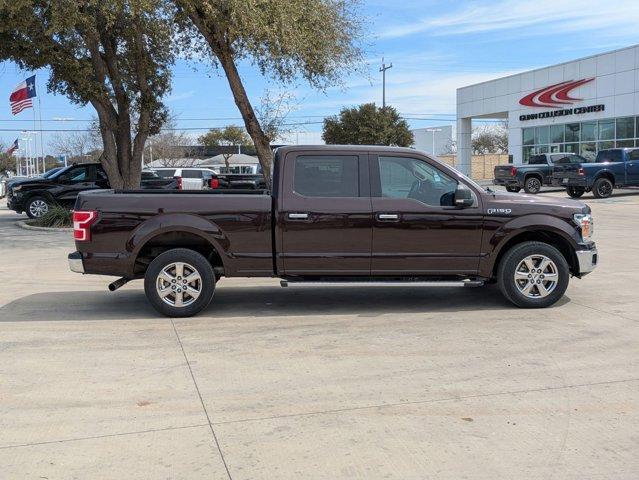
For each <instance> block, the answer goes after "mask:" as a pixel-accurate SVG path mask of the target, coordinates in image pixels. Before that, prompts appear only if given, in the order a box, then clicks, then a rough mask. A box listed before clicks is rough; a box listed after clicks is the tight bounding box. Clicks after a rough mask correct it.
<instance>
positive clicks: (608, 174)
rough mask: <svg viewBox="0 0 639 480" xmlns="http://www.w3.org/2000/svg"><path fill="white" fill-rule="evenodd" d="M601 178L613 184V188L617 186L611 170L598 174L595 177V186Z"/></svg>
mask: <svg viewBox="0 0 639 480" xmlns="http://www.w3.org/2000/svg"><path fill="white" fill-rule="evenodd" d="M600 178H607V179H608V180H610V181H611V182H612V186H613V187H614V186H615V175H614V174H613V173H612V172H611V171H610V170H601V171H599V172H597V175H595V178H594V179H593V181H592V183H593V185H594V183H595V182H596V181H597V180H599V179H600Z"/></svg>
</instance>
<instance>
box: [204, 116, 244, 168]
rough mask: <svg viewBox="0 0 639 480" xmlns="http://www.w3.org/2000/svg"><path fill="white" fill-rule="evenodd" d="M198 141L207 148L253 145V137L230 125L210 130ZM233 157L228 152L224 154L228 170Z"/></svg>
mask: <svg viewBox="0 0 639 480" xmlns="http://www.w3.org/2000/svg"><path fill="white" fill-rule="evenodd" d="M198 140H199V141H200V143H201V144H202V145H205V146H207V147H219V146H221V145H228V146H231V145H237V146H242V145H243V146H246V145H250V144H251V137H249V136H248V135H247V134H246V131H245V130H244V129H243V128H241V127H238V126H237V125H229V126H227V127H224V128H223V129H213V130H209V131H208V132H207V133H205V134H204V135H202V136H201V137H200V138H198ZM231 155H233V154H232V153H228V152H224V153H222V157H224V163H225V164H226V168H228V167H229V166H230V164H229V160H230V158H231Z"/></svg>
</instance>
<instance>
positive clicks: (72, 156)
mask: <svg viewBox="0 0 639 480" xmlns="http://www.w3.org/2000/svg"><path fill="white" fill-rule="evenodd" d="M101 147H102V145H101V140H100V138H99V137H96V135H95V132H90V131H89V132H65V133H57V134H55V135H54V136H53V138H52V139H51V141H50V142H49V148H51V149H52V150H53V152H54V153H56V154H58V155H64V156H65V157H67V162H69V163H71V162H77V163H86V162H97V161H98V160H99V159H100V156H101V154H102V148H101Z"/></svg>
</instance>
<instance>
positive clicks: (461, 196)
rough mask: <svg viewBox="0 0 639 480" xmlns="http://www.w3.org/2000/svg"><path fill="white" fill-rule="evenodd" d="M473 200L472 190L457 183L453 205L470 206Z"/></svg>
mask: <svg viewBox="0 0 639 480" xmlns="http://www.w3.org/2000/svg"><path fill="white" fill-rule="evenodd" d="M473 203H475V201H474V200H473V192H471V191H470V190H469V189H468V188H467V187H465V186H463V185H457V189H456V190H455V206H456V207H458V208H466V207H472V206H473Z"/></svg>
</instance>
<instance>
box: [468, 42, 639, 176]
mask: <svg viewBox="0 0 639 480" xmlns="http://www.w3.org/2000/svg"><path fill="white" fill-rule="evenodd" d="M473 118H490V119H504V120H507V121H508V153H509V154H510V155H512V159H513V163H514V164H516V165H518V164H522V163H526V162H527V161H528V158H529V157H530V155H533V154H535V153H546V152H574V153H579V154H581V155H583V156H584V157H587V158H594V156H595V155H596V152H597V151H599V150H602V149H606V148H613V147H634V146H638V147H639V46H637V45H636V46H632V47H627V48H623V49H620V50H615V51H612V52H608V53H604V54H600V55H594V56H591V57H586V58H582V59H579V60H574V61H571V62H566V63H561V64H558V65H553V66H551V67H546V68H540V69H537V70H532V71H529V72H524V73H519V74H516V75H511V76H508V77H503V78H498V79H496V80H491V81H488V82H483V83H478V84H475V85H470V86H468V87H463V88H459V89H458V90H457V155H458V168H460V169H461V170H462V171H463V172H464V173H468V172H469V171H470V162H471V155H472V151H471V132H472V119H473Z"/></svg>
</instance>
